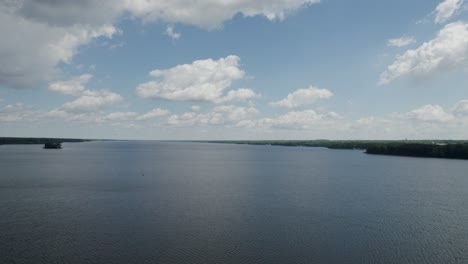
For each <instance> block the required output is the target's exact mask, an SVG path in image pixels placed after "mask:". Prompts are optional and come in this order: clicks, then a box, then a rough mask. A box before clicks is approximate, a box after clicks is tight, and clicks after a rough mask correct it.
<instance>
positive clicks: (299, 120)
mask: <svg viewBox="0 0 468 264" xmlns="http://www.w3.org/2000/svg"><path fill="white" fill-rule="evenodd" d="M341 118H342V117H341V116H340V115H338V114H337V113H335V112H328V113H318V112H316V111H314V110H304V111H292V112H288V113H286V114H284V115H281V116H278V117H275V118H265V119H261V120H260V121H259V125H261V126H268V127H272V128H279V129H299V130H307V129H323V128H324V127H327V126H330V125H333V124H335V122H336V121H337V120H339V119H341Z"/></svg>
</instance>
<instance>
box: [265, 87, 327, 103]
mask: <svg viewBox="0 0 468 264" xmlns="http://www.w3.org/2000/svg"><path fill="white" fill-rule="evenodd" d="M332 96H333V93H332V92H330V91H329V90H327V89H319V88H316V87H313V86H310V87H309V88H307V89H299V90H296V91H294V92H293V93H290V94H288V96H287V97H286V98H284V99H282V100H280V101H277V102H272V103H270V105H271V106H273V107H286V108H296V107H301V106H306V105H311V104H313V103H314V102H315V101H317V100H318V99H327V98H330V97H332Z"/></svg>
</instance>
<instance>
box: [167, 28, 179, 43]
mask: <svg viewBox="0 0 468 264" xmlns="http://www.w3.org/2000/svg"><path fill="white" fill-rule="evenodd" d="M165 33H166V35H168V36H169V37H171V38H172V39H173V40H178V39H179V38H180V36H181V35H180V33H178V32H175V31H174V27H173V26H167V28H166V32H165Z"/></svg>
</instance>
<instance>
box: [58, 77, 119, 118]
mask: <svg viewBox="0 0 468 264" xmlns="http://www.w3.org/2000/svg"><path fill="white" fill-rule="evenodd" d="M92 77H93V76H92V75H91V74H83V75H81V76H79V77H75V78H72V79H71V80H68V81H56V82H52V83H50V84H49V90H50V91H54V92H59V93H63V94H68V95H73V96H79V98H77V99H75V100H74V101H71V102H67V103H65V104H63V106H62V107H61V109H60V110H62V111H68V112H80V111H84V112H86V111H96V110H98V109H99V108H101V107H103V106H106V105H110V104H114V103H117V102H120V101H122V100H123V98H122V96H121V95H120V94H117V93H114V92H112V91H109V90H96V91H95V90H87V89H86V87H85V85H86V84H87V83H88V82H89V80H90V79H91V78H92Z"/></svg>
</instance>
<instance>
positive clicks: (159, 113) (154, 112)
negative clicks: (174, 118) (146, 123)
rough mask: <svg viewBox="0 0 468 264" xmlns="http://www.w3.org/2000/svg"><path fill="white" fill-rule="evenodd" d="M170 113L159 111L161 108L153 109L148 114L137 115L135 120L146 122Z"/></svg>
mask: <svg viewBox="0 0 468 264" xmlns="http://www.w3.org/2000/svg"><path fill="white" fill-rule="evenodd" d="M169 113H170V112H169V110H166V109H161V108H154V109H153V110H151V111H149V112H148V113H145V114H142V115H139V116H138V117H137V118H136V120H138V121H142V120H148V119H152V118H156V117H160V116H165V115H168V114H169Z"/></svg>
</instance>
